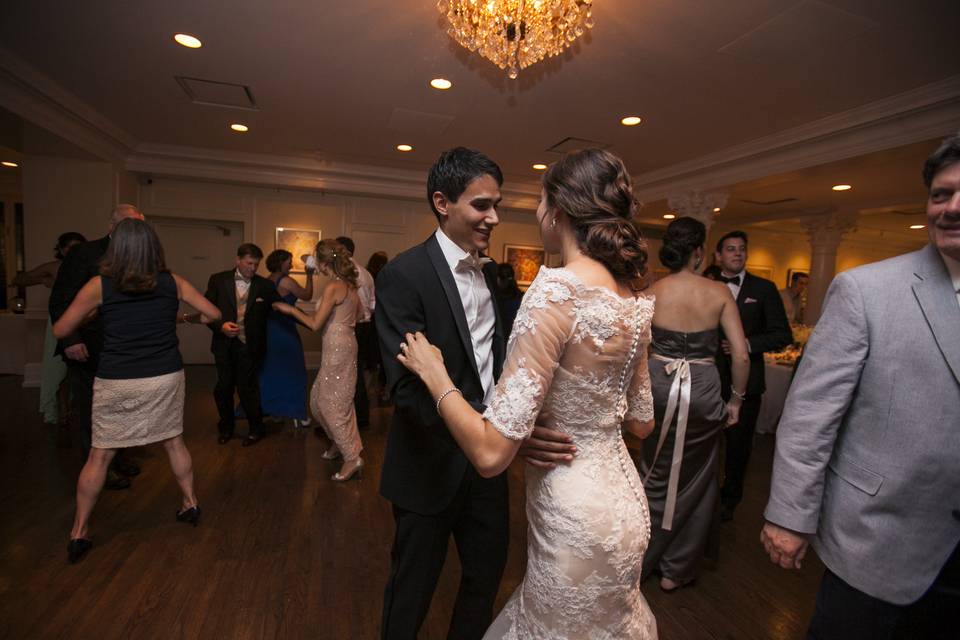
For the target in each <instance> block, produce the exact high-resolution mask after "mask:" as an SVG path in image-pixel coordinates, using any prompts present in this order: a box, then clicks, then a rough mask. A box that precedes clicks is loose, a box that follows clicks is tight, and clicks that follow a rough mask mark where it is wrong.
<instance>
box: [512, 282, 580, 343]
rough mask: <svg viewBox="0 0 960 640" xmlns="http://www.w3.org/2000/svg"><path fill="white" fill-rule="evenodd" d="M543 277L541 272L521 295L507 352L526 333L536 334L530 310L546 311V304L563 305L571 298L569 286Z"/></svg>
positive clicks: (571, 292)
mask: <svg viewBox="0 0 960 640" xmlns="http://www.w3.org/2000/svg"><path fill="white" fill-rule="evenodd" d="M546 273H549V272H546ZM544 275H545V272H543V271H541V272H540V274H539V275H538V276H537V279H536V280H534V282H533V284H532V285H530V288H529V289H527V292H526V293H525V294H523V302H522V303H521V304H520V309H519V310H518V311H517V317H516V318H515V319H514V321H513V331H512V332H511V334H510V344H508V345H507V351H509V350H510V347H512V346H513V343H514V341H515V340H516V339H517V338H518V337H520V336H522V335H523V334H525V333H527V332H528V331H529V332H530V333H536V332H537V321H536V320H535V319H534V318H533V316H531V314H530V311H531V310H532V309H546V308H547V304H548V303H551V302H552V303H554V304H563V303H564V302H566V301H567V300H570V299H571V298H573V291H571V290H570V285H569V284H567V283H566V282H562V281H560V280H558V279H555V278H554V279H551V278H549V277H544Z"/></svg>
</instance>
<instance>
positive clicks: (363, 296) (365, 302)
mask: <svg viewBox="0 0 960 640" xmlns="http://www.w3.org/2000/svg"><path fill="white" fill-rule="evenodd" d="M350 261H351V262H353V266H355V267H356V268H357V296H359V298H360V313H359V314H358V315H357V322H370V318H371V317H372V316H373V308H374V307H375V306H376V304H377V299H376V294H375V291H374V286H373V276H372V275H370V272H369V271H367V270H366V269H364V268H363V267H361V266H360V265H359V264H358V263H357V261H356V260H354V259H353V258H350Z"/></svg>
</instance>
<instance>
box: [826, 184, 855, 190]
mask: <svg viewBox="0 0 960 640" xmlns="http://www.w3.org/2000/svg"><path fill="white" fill-rule="evenodd" d="M830 188H831V189H833V190H834V191H850V189H853V186H852V185H849V184H835V185H833V186H832V187H830Z"/></svg>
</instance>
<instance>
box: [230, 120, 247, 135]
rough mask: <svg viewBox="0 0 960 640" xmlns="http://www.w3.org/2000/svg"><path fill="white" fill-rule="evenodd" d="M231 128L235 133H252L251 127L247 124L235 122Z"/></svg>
mask: <svg viewBox="0 0 960 640" xmlns="http://www.w3.org/2000/svg"><path fill="white" fill-rule="evenodd" d="M230 128H231V129H233V130H234V131H239V132H240V133H246V132H247V131H250V127H248V126H247V125H245V124H240V123H239V122H234V123H233V124H232V125H230Z"/></svg>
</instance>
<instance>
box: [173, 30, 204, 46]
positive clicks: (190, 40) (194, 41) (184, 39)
mask: <svg viewBox="0 0 960 640" xmlns="http://www.w3.org/2000/svg"><path fill="white" fill-rule="evenodd" d="M173 39H174V40H176V41H177V44H182V45H183V46H185V47H187V48H188V49H199V48H200V47H202V46H203V43H202V42H200V38H196V37H194V36H191V35H189V34H186V33H178V34H177V35H175V36H173Z"/></svg>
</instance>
